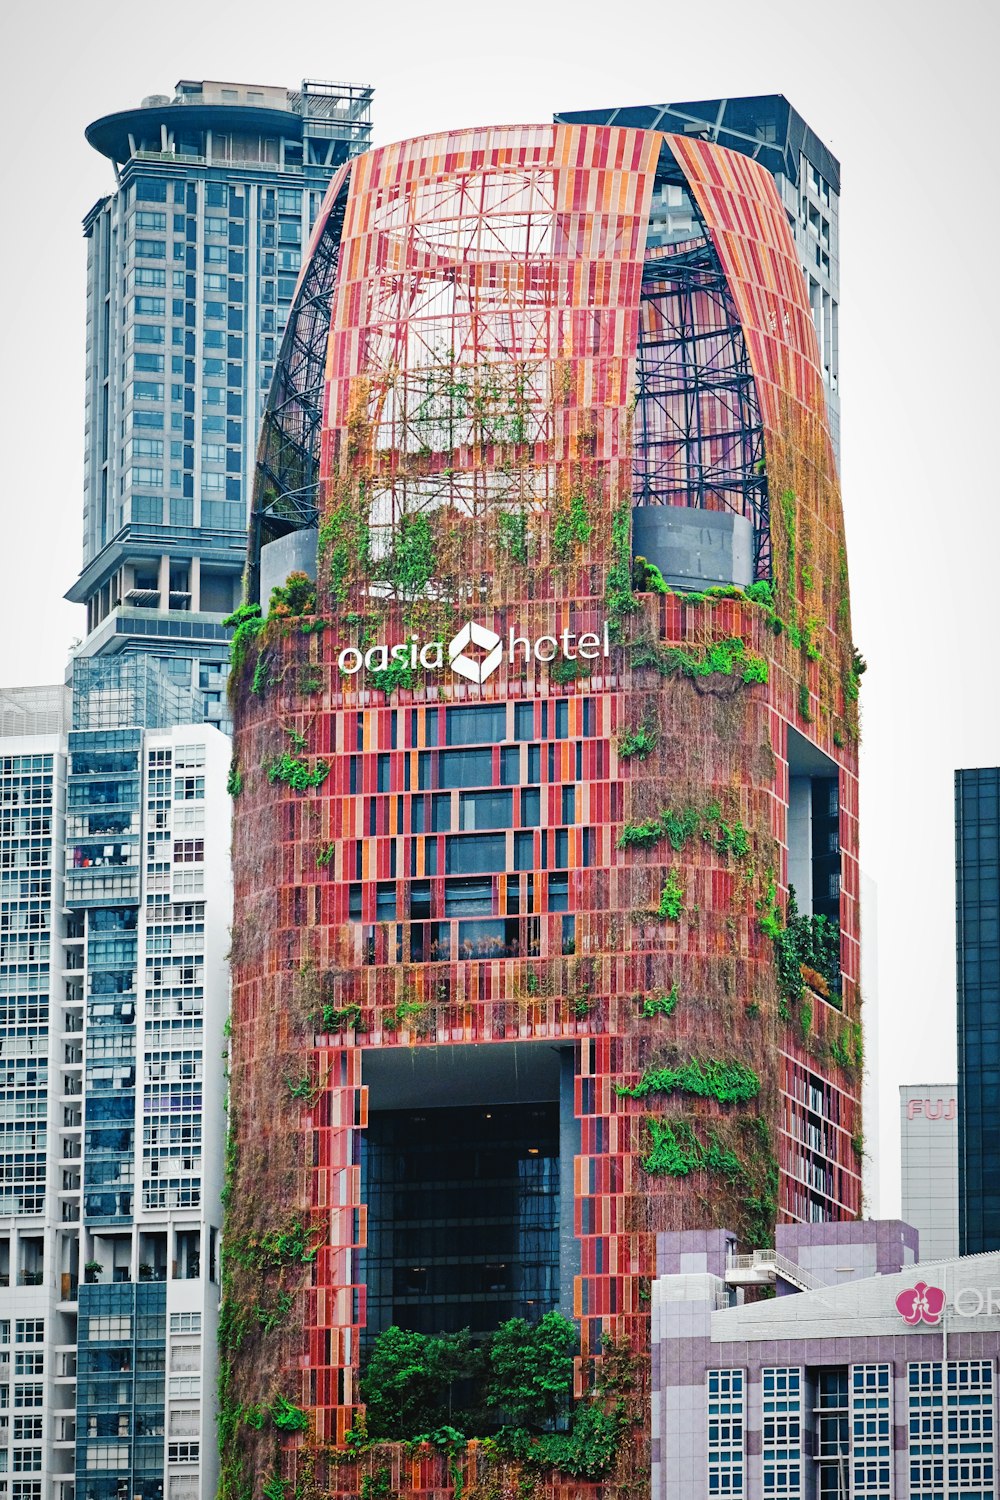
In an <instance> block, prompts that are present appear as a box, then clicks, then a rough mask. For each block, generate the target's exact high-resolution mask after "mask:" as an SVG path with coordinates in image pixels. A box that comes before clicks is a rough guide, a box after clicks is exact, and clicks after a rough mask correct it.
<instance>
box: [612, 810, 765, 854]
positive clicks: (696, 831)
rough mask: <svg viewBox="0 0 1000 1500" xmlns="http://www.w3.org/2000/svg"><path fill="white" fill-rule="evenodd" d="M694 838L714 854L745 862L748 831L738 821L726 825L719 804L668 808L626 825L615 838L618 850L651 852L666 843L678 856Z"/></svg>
mask: <svg viewBox="0 0 1000 1500" xmlns="http://www.w3.org/2000/svg"><path fill="white" fill-rule="evenodd" d="M694 838H701V840H702V841H703V842H704V843H706V844H709V845H710V846H711V847H712V848H713V849H714V850H715V851H716V853H718V854H723V855H727V856H728V855H731V856H732V857H733V858H734V859H746V857H747V855H748V854H749V853H750V834H749V832H748V830H747V829H746V828H745V827H744V825H743V824H742V823H741V822H740V821H739V819H737V820H736V821H735V822H732V823H730V822H727V821H726V819H725V818H724V817H723V816H722V808H721V806H720V805H719V803H718V802H710V803H709V804H708V806H707V807H705V808H697V807H684V808H681V809H680V810H677V809H675V808H671V807H667V808H664V810H663V811H662V812H661V813H659V814H657V816H656V817H655V818H646V819H645V820H644V821H643V822H641V823H626V824H625V826H624V827H623V828H622V831H621V833H620V834H619V835H618V845H617V846H618V848H619V849H629V848H639V849H652V848H653V847H655V845H657V844H659V843H661V842H662V840H664V839H666V840H667V841H668V843H669V844H670V847H671V849H673V850H674V852H675V853H679V852H680V851H681V850H682V849H683V848H684V847H685V846H686V845H687V844H689V843H690V842H691V840H692V839H694Z"/></svg>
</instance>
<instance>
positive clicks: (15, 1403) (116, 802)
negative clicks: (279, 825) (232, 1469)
mask: <svg viewBox="0 0 1000 1500" xmlns="http://www.w3.org/2000/svg"><path fill="white" fill-rule="evenodd" d="M140 664H141V659H138V658H133V659H132V664H131V666H130V667H129V668H128V671H127V673H126V674H125V675H126V679H127V680H126V682H125V686H124V687H122V685H121V683H119V684H118V686H117V687H109V686H108V685H107V684H106V691H105V692H104V695H103V702H102V701H101V696H102V695H101V694H99V693H95V694H93V695H92V696H91V697H90V699H89V702H88V701H87V700H83V701H81V699H80V697H79V695H78V697H77V703H76V713H75V720H74V721H75V723H76V725H77V726H81V725H87V724H88V723H98V722H99V723H100V724H101V727H99V728H93V727H76V728H70V727H69V726H68V723H67V722H66V716H65V714H64V715H63V717H62V720H61V725H60V728H59V729H58V730H57V731H56V732H54V733H49V734H39V735H37V736H33V737H31V738H30V739H28V738H26V737H25V736H23V735H21V736H16V737H15V736H13V735H10V736H8V737H6V738H5V739H4V740H3V742H2V745H0V797H2V798H3V799H4V800H3V802H2V808H3V812H2V813H0V819H2V821H3V825H4V829H5V830H6V829H7V828H8V825H9V827H10V830H11V831H10V832H5V835H4V843H3V853H2V856H0V857H2V858H3V859H6V858H7V856H8V854H9V855H11V856H12V859H11V860H9V861H8V862H7V863H6V864H4V866H3V872H2V873H3V875H4V877H5V879H4V881H3V896H2V898H0V899H2V900H3V902H4V905H3V911H2V913H0V918H2V921H0V925H2V928H3V937H2V941H3V945H4V946H3V952H4V956H5V965H6V966H5V967H4V968H3V970H2V971H0V973H2V975H3V982H4V985H5V990H4V998H3V1000H2V1002H0V1003H2V1004H3V1006H4V1016H5V1019H6V1029H5V1030H4V1032H3V1050H2V1053H0V1058H2V1062H3V1067H2V1069H0V1071H3V1073H4V1074H5V1092H4V1098H3V1101H2V1102H3V1107H4V1111H5V1113H4V1116H3V1123H4V1127H5V1130H4V1134H5V1145H6V1144H7V1142H8V1141H9V1143H10V1146H11V1152H10V1157H9V1159H8V1158H7V1157H5V1160H4V1177H3V1198H2V1206H3V1208H4V1209H5V1210H6V1211H7V1212H6V1214H5V1216H4V1217H5V1222H6V1228H7V1234H6V1246H3V1248H5V1249H6V1252H7V1255H8V1257H9V1258H8V1261H7V1266H8V1269H7V1273H6V1277H5V1278H4V1280H5V1282H6V1284H0V1335H6V1338H7V1344H6V1347H4V1348H0V1486H2V1487H0V1496H3V1495H4V1493H5V1492H6V1494H7V1495H8V1496H9V1497H10V1500H13V1497H14V1496H15V1495H16V1496H17V1500H73V1497H76V1496H79V1497H82V1496H84V1495H87V1496H91V1497H93V1500H133V1497H136V1496H142V1497H144V1500H162V1497H165V1496H173V1497H175V1500H195V1497H198V1496H201V1495H206V1496H207V1495H210V1494H212V1493H213V1492H214V1489H215V1485H216V1479H217V1472H216V1441H215V1430H214V1428H215V1420H214V1395H215V1329H216V1322H217V1317H218V1306H219V1231H220V1225H221V1190H222V1181H221V1171H222V1157H223V1151H222V1145H223V1140H224V1132H225V1114H224V1088H225V1079H224V1065H223V1059H222V1054H223V1052H224V1049H225V1035H224V1032H225V1025H226V1016H227V1013H228V970H227V963H226V955H227V950H228V942H229V923H230V914H231V894H230V890H231V887H230V875H229V823H230V799H229V796H228V794H227V791H226V780H227V774H228V768H229V761H230V746H229V741H228V739H227V738H226V737H225V736H224V735H222V734H221V733H220V732H219V731H218V730H217V729H215V728H213V727H212V726H210V725H207V724H202V723H199V724H194V725H191V724H188V725H182V726H180V727H177V726H172V727H166V728H143V727H136V725H135V720H136V719H137V718H141V710H142V709H143V708H148V707H149V703H150V702H151V701H152V700H151V698H150V696H149V693H148V692H146V691H145V689H147V688H148V687H149V683H148V682H141V683H140V685H141V686H142V687H143V691H142V692H136V691H134V689H135V687H136V684H137V683H139V682H140V678H141V674H138V675H137V668H138V667H139V665H140ZM152 670H153V671H154V672H155V668H154V669H152ZM121 676H122V673H121V672H120V671H116V670H115V668H114V667H112V668H111V670H110V673H109V682H110V680H111V679H112V678H114V677H118V678H120V677H121ZM28 691H31V692H38V691H39V690H28ZM51 691H52V692H53V693H54V694H64V693H65V690H62V689H54V690H51ZM8 696H10V697H16V695H8ZM168 698H169V695H168V697H167V698H161V699H160V702H159V706H160V708H161V709H163V708H165V707H168V706H172V707H176V705H172V704H170V703H169V701H168ZM62 702H63V706H65V700H64V698H63V700H62ZM112 715H116V716H119V722H122V721H127V720H129V719H132V721H133V722H132V724H131V725H130V726H129V727H124V728H110V727H108V723H109V720H110V718H111V717H112ZM29 797H30V800H25V799H26V798H29ZM39 799H41V800H39ZM36 823H38V825H39V827H38V831H36V829H35V824H36ZM29 825H30V826H29ZM15 828H16V829H17V832H15V831H14V830H15ZM25 840H27V841H28V842H27V843H25ZM38 840H41V841H42V843H41V846H40V847H38V846H37V842H36V841H38ZM8 841H10V843H11V844H14V845H15V846H14V847H11V846H10V844H9V842H8ZM29 856H30V857H31V860H32V862H31V863H30V864H29V863H27V859H28V857H29ZM29 954H30V955H31V956H30V957H29V956H27V955H29ZM15 959H16V960H17V962H18V965H19V972H17V973H16V975H15V973H14V969H13V967H12V966H13V964H14V962H15ZM46 963H47V964H48V970H47V971H46V970H45V968H44V965H45V964H46ZM15 980H16V981H17V982H16V983H15ZM19 985H20V986H21V987H20V988H19V987H18V986H19ZM25 986H27V988H25ZM46 986H47V989H46ZM2 1234H3V1226H0V1235H2ZM0 1246H2V1240H0ZM5 1363H6V1370H4V1364H5ZM4 1378H6V1381H7V1385H6V1389H5V1388H4V1384H3V1381H4ZM5 1439H6V1442H7V1449H6V1452H5V1450H4V1441H5ZM5 1459H6V1463H4V1460H5ZM4 1470H6V1472H4ZM8 1476H9V1477H8Z"/></svg>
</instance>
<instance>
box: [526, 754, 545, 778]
mask: <svg viewBox="0 0 1000 1500" xmlns="http://www.w3.org/2000/svg"><path fill="white" fill-rule="evenodd" d="M541 779H542V747H541V745H529V746H528V781H529V782H538V781H541Z"/></svg>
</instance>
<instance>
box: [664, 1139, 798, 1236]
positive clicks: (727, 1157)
mask: <svg viewBox="0 0 1000 1500" xmlns="http://www.w3.org/2000/svg"><path fill="white" fill-rule="evenodd" d="M646 1124H647V1127H648V1129H649V1134H650V1138H651V1143H650V1149H649V1152H648V1153H647V1155H646V1156H645V1157H644V1158H643V1162H642V1166H643V1169H644V1171H646V1172H648V1173H649V1174H650V1176H668V1177H687V1176H689V1175H690V1173H692V1172H708V1173H709V1174H710V1175H713V1176H718V1177H721V1178H723V1179H724V1181H725V1182H726V1183H727V1184H728V1185H729V1186H730V1187H732V1188H734V1189H736V1191H737V1192H738V1195H739V1203H740V1210H741V1213H742V1216H743V1219H744V1232H745V1236H746V1238H747V1239H748V1240H749V1241H750V1243H752V1244H757V1245H763V1244H767V1243H768V1240H769V1239H770V1236H771V1235H772V1234H773V1233H774V1220H775V1216H776V1214H777V1207H778V1163H777V1160H776V1158H775V1155H774V1149H773V1144H772V1139H771V1131H770V1127H769V1126H768V1123H767V1121H766V1120H764V1119H762V1118H761V1117H760V1116H757V1115H754V1116H749V1117H744V1118H743V1119H740V1120H738V1121H735V1122H734V1127H735V1129H736V1131H737V1133H738V1136H739V1140H740V1143H741V1145H742V1147H743V1151H744V1155H740V1153H739V1152H738V1151H736V1150H735V1149H734V1148H733V1146H732V1145H730V1144H729V1143H728V1142H727V1141H726V1140H724V1139H723V1138H722V1136H721V1135H720V1134H719V1132H718V1131H717V1130H716V1129H715V1128H714V1127H712V1126H709V1127H708V1129H707V1130H705V1131H704V1133H703V1134H699V1133H698V1131H697V1130H696V1129H695V1126H694V1125H693V1124H692V1123H691V1121H689V1120H684V1119H678V1118H670V1119H658V1118H657V1117H656V1116H655V1115H650V1116H647V1119H646Z"/></svg>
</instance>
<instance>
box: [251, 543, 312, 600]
mask: <svg viewBox="0 0 1000 1500" xmlns="http://www.w3.org/2000/svg"><path fill="white" fill-rule="evenodd" d="M318 546H319V532H318V531H317V530H316V529H315V528H314V527H309V529H308V530H307V531H290V532H289V533H288V535H287V536H280V537H278V540H277V541H276V542H268V543H267V544H266V546H264V547H262V548H261V549H260V602H261V606H262V608H263V610H264V613H265V614H266V613H267V606H268V602H269V600H270V598H271V590H272V589H273V588H277V587H280V585H281V584H283V583H284V581H285V579H286V578H287V577H288V575H289V573H305V574H307V575H308V577H310V578H315V577H316V554H317V548H318Z"/></svg>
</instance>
